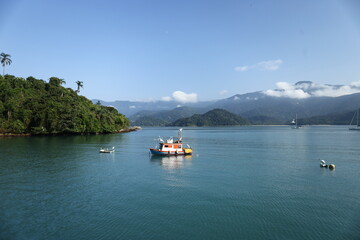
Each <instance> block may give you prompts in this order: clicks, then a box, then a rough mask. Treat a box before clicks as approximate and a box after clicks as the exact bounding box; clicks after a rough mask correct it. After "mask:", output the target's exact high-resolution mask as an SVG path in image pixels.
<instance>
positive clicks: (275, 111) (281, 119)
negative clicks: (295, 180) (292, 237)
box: [94, 81, 360, 126]
mask: <svg viewBox="0 0 360 240" xmlns="http://www.w3.org/2000/svg"><path fill="white" fill-rule="evenodd" d="M277 87H278V88H277V89H275V90H266V91H259V92H253V93H246V94H236V95H234V96H232V97H229V98H225V99H220V100H214V101H203V102H192V103H187V104H181V103H179V102H176V101H152V102H141V101H115V102H104V101H100V102H101V103H102V104H103V105H110V106H113V107H115V108H117V109H118V111H119V112H121V113H123V114H125V115H126V116H128V117H129V118H130V120H132V121H133V122H134V123H140V125H150V126H151V125H154V126H155V125H166V124H170V123H172V122H174V121H176V120H178V119H179V118H186V117H191V116H192V115H194V114H204V113H206V112H207V111H210V110H212V109H225V110H227V111H229V112H231V113H234V114H237V115H240V116H242V117H244V118H246V119H248V120H250V121H251V122H252V123H253V124H286V123H288V122H289V121H290V120H291V119H293V118H294V117H295V115H296V114H297V115H298V118H300V119H303V120H304V122H306V121H305V119H307V118H312V119H313V120H314V119H324V116H325V118H326V116H328V115H331V117H332V118H333V119H335V120H336V119H337V118H342V119H343V120H342V121H340V122H339V121H335V122H336V124H347V123H348V122H347V121H350V120H351V119H348V120H347V119H346V118H347V117H348V115H349V114H350V113H349V112H354V111H355V110H356V109H358V108H359V107H360V82H355V83H351V84H349V85H323V84H316V83H313V82H309V81H303V82H298V83H296V84H294V85H292V84H289V83H285V82H280V83H278V84H277ZM94 101H97V100H94ZM344 114H345V115H346V117H344V116H342V115H344ZM316 117H320V118H316ZM308 123H309V121H308ZM310 123H311V121H310ZM327 123H329V122H327ZM331 123H332V122H331V121H330V124H331ZM314 124H316V121H315V122H314ZM334 124H335V123H334Z"/></svg>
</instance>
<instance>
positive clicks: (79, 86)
mask: <svg viewBox="0 0 360 240" xmlns="http://www.w3.org/2000/svg"><path fill="white" fill-rule="evenodd" d="M76 84H77V90H76V91H75V92H76V93H79V92H80V88H82V87H84V85H83V82H82V81H76Z"/></svg>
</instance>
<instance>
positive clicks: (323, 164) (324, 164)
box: [320, 160, 328, 168]
mask: <svg viewBox="0 0 360 240" xmlns="http://www.w3.org/2000/svg"><path fill="white" fill-rule="evenodd" d="M320 167H325V168H327V167H328V165H327V164H326V162H325V160H320Z"/></svg>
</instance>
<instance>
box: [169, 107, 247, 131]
mask: <svg viewBox="0 0 360 240" xmlns="http://www.w3.org/2000/svg"><path fill="white" fill-rule="evenodd" d="M247 124H249V121H247V120H246V119H244V118H242V117H240V116H238V115H236V114H233V113H230V112H228V111H226V110H224V109H213V110H211V111H209V112H207V113H204V114H194V115H193V116H191V117H188V118H180V119H178V120H177V121H175V122H173V123H172V124H170V126H198V127H202V126H236V125H247Z"/></svg>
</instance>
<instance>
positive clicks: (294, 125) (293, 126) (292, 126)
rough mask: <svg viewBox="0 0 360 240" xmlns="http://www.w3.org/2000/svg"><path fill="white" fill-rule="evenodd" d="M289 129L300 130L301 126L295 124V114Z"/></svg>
mask: <svg viewBox="0 0 360 240" xmlns="http://www.w3.org/2000/svg"><path fill="white" fill-rule="evenodd" d="M291 128H292V129H299V128H302V126H301V125H298V122H297V114H296V116H295V118H294V119H293V120H292V121H291Z"/></svg>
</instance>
